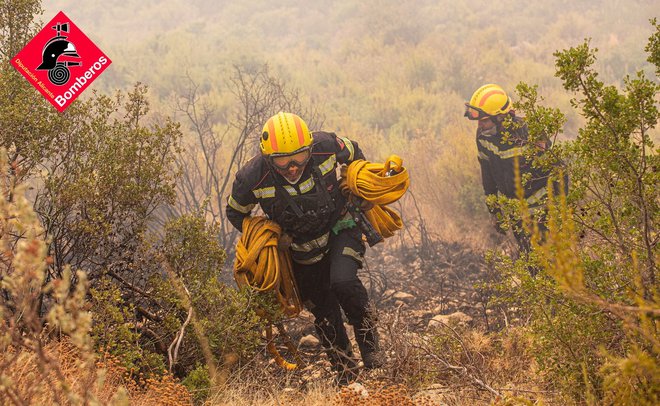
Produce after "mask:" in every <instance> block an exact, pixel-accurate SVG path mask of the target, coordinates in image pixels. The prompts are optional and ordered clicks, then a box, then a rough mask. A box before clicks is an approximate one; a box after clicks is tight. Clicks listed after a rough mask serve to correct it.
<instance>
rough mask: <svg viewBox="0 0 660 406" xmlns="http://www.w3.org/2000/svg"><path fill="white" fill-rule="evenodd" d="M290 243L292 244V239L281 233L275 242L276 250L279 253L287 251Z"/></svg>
mask: <svg viewBox="0 0 660 406" xmlns="http://www.w3.org/2000/svg"><path fill="white" fill-rule="evenodd" d="M292 242H293V238H291V236H290V235H289V234H287V233H282V235H281V236H280V238H279V240H277V249H279V250H280V251H286V250H288V249H289V247H290V246H291V243H292Z"/></svg>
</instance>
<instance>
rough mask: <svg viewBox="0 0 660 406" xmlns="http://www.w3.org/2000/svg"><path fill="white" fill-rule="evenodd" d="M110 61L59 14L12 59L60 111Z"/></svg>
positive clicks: (63, 15) (65, 17) (18, 68)
mask: <svg viewBox="0 0 660 406" xmlns="http://www.w3.org/2000/svg"><path fill="white" fill-rule="evenodd" d="M111 62H112V61H111V60H110V58H108V57H107V56H106V55H105V54H104V53H103V52H102V51H101V50H100V49H99V48H98V47H97V46H96V45H94V43H93V42H92V41H91V40H90V39H89V38H87V36H86V35H85V34H84V33H83V32H82V31H80V29H79V28H78V27H76V25H75V24H73V22H72V21H71V19H70V18H69V17H67V16H66V15H65V14H64V13H63V12H61V11H60V12H59V13H58V14H57V15H56V16H55V18H53V19H52V20H50V22H49V23H48V24H46V26H45V27H44V28H43V29H42V30H41V31H40V32H39V33H38V34H37V35H36V36H35V37H34V38H32V41H30V42H29V43H28V44H27V45H26V46H25V48H23V49H22V50H21V52H19V53H18V54H17V55H16V56H15V57H14V58H12V60H11V64H12V65H13V66H14V68H16V70H18V71H19V72H20V73H21V74H22V75H23V76H25V78H26V79H27V80H28V81H29V82H30V83H32V85H33V86H34V87H35V88H36V89H37V90H38V91H40V92H41V94H43V95H44V97H45V98H46V100H48V101H49V102H50V103H51V104H52V105H53V106H55V108H56V109H57V110H58V111H60V112H62V111H64V110H65V109H66V108H67V107H69V104H71V103H72V102H73V101H74V100H75V99H76V98H77V97H78V96H80V94H81V93H82V92H83V91H84V90H85V89H86V88H87V86H89V85H90V84H91V83H92V82H93V81H94V80H95V79H96V78H97V77H98V76H99V75H100V74H101V73H102V72H103V71H104V70H105V69H106V68H107V67H108V66H110V63H111Z"/></svg>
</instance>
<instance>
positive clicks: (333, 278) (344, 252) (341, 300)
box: [294, 227, 378, 380]
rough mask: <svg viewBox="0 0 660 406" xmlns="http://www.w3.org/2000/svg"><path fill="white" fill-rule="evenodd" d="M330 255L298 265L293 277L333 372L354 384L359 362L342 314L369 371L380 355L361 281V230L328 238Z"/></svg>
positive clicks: (363, 249) (363, 250)
mask: <svg viewBox="0 0 660 406" xmlns="http://www.w3.org/2000/svg"><path fill="white" fill-rule="evenodd" d="M330 234H331V236H330V240H329V242H328V244H329V251H328V253H327V254H326V255H325V256H324V257H323V259H321V261H319V262H317V263H315V264H312V265H302V264H297V263H295V262H294V275H295V278H296V282H297V284H298V288H299V290H300V295H301V296H302V300H303V302H304V303H305V306H306V307H307V308H308V309H309V310H310V311H311V312H312V314H313V315H314V317H315V323H314V324H315V328H316V332H317V333H318V335H319V338H320V341H321V344H322V345H323V346H324V348H325V349H326V351H327V352H328V356H329V358H330V361H331V363H332V365H333V368H334V369H335V370H337V371H339V373H340V380H341V378H342V377H341V375H342V374H344V375H346V377H347V379H348V380H350V379H351V375H352V374H354V373H355V372H354V371H355V366H356V365H355V361H354V360H353V358H352V351H351V345H350V341H349V339H348V335H347V334H346V328H345V327H344V322H343V318H342V313H341V310H342V309H343V311H344V313H345V314H346V317H347V318H348V322H349V323H350V324H351V325H352V326H353V327H354V331H355V339H356V342H357V343H358V346H359V348H360V354H361V355H362V358H363V361H365V366H367V367H370V365H367V361H368V360H370V359H372V358H373V356H372V354H373V353H375V352H377V351H378V337H377V334H376V328H375V325H374V322H375V317H374V314H373V312H372V311H371V310H370V309H369V297H368V295H367V290H366V289H365V287H364V285H363V284H362V282H361V281H360V279H359V278H358V276H357V271H358V269H360V268H361V267H362V260H363V257H364V252H365V246H364V243H363V242H362V238H361V233H360V231H359V229H357V227H355V228H352V229H346V230H342V231H340V232H339V233H338V234H337V235H335V234H333V233H330Z"/></svg>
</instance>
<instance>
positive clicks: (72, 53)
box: [37, 23, 82, 86]
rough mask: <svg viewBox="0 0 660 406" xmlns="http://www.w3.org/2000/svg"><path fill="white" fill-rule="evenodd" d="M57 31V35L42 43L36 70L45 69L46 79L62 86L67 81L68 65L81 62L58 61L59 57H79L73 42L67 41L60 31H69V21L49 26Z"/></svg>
mask: <svg viewBox="0 0 660 406" xmlns="http://www.w3.org/2000/svg"><path fill="white" fill-rule="evenodd" d="M51 28H52V29H54V30H55V31H56V32H57V36H55V37H53V38H51V39H50V40H48V42H46V45H44V49H43V52H42V57H41V61H42V62H41V65H39V67H38V68H37V70H47V71H48V80H50V82H51V83H52V84H54V85H57V86H62V85H64V84H66V82H68V81H69V78H70V77H71V74H70V73H69V69H68V67H69V66H82V63H81V62H75V61H66V60H65V61H60V60H59V59H60V58H61V57H65V59H66V57H69V58H80V56H79V55H78V53H77V51H76V47H75V45H73V42H70V41H67V37H65V36H63V35H62V32H66V33H68V32H69V23H64V24H60V23H57V24H56V25H54V26H52V27H51Z"/></svg>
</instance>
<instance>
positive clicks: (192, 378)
mask: <svg viewBox="0 0 660 406" xmlns="http://www.w3.org/2000/svg"><path fill="white" fill-rule="evenodd" d="M181 383H182V384H183V386H185V387H186V388H188V391H189V392H190V393H192V395H193V401H194V402H195V404H202V403H203V401H204V400H205V399H206V398H208V397H209V395H210V391H211V378H210V376H209V371H208V368H207V367H206V366H205V365H198V366H197V368H195V369H193V370H192V371H190V373H189V374H188V376H186V379H184V380H183V381H182V382H181Z"/></svg>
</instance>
